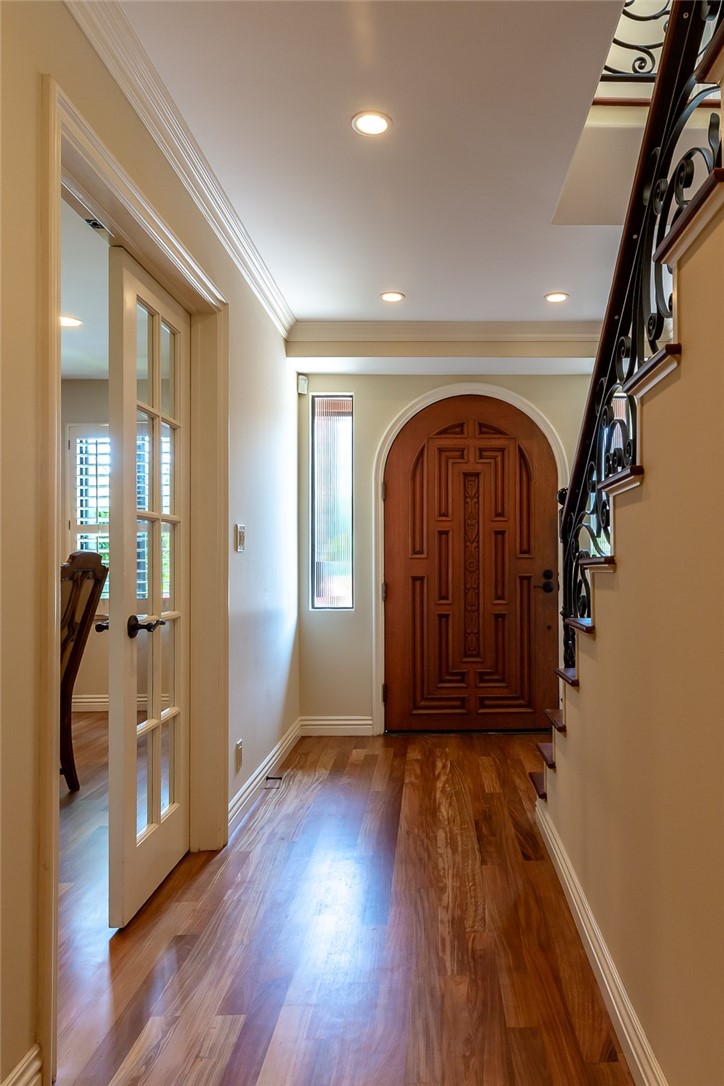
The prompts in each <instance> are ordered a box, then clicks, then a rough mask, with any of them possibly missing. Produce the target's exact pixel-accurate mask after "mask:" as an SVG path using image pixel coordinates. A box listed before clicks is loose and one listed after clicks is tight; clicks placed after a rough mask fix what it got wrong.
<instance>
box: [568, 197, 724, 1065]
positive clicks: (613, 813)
mask: <svg viewBox="0 0 724 1086" xmlns="http://www.w3.org/2000/svg"><path fill="white" fill-rule="evenodd" d="M722 251H724V223H723V222H722V221H721V217H720V221H719V225H718V226H717V227H716V229H715V230H714V231H712V230H709V231H708V232H707V235H706V240H705V241H704V242H703V243H702V244H701V245H697V246H696V247H695V249H694V250H692V251H690V253H689V254H688V256H687V258H686V260H685V261H684V263H683V264H682V266H681V269H680V274H679V279H678V287H677V296H678V307H677V313H678V331H677V335H676V339H677V340H679V341H680V342H681V343H682V345H683V360H682V363H681V367H680V369H679V370H678V371H677V373H676V374H675V375H674V376H673V377H669V378H668V379H667V381H666V382H665V383H664V384H662V385H659V386H658V387H657V388H656V389H655V390H654V391H653V392H652V393H651V394H650V395H649V396H648V397H647V398H646V400H645V401H644V405H643V416H642V418H643V434H644V445H643V458H642V459H643V464H644V469H645V472H646V475H645V480H644V483H643V485H642V486H641V487H640V488H639V489H637V490H634V491H629V492H628V493H626V494H624V495H622V496H621V497H619V498H618V499H616V507H615V521H614V528H615V545H616V546H615V549H616V559H617V570H616V573H615V574H613V575H599V577H598V578H597V579H596V582H595V588H594V593H595V595H594V620H595V624H596V635H595V640H590V639H584V638H579V662H578V669H579V678H580V684H581V685H580V691H578V692H576V691H571V692H569V693H568V694H567V697H566V713H567V726H568V734H567V736H566V737H565V738H559V739H558V741H557V744H556V747H557V754H556V760H557V763H558V770H557V772H556V773H555V774H550V773H549V775H548V796H549V800H548V811H549V814H550V816H551V818H552V820H553V823H554V826H555V827H556V830H557V832H558V834H559V836H560V838H561V840H562V842H563V845H564V847H565V849H566V851H567V853H568V856H569V857H570V860H571V863H572V866H573V868H574V870H575V873H576V875H577V877H578V879H579V880H580V882H581V884H582V886H583V889H584V892H585V894H586V897H587V899H588V902H589V903H590V906H591V908H592V911H593V914H594V916H595V918H596V920H597V921H598V924H599V926H600V928H601V930H602V932H603V937H604V939H605V942H606V944H607V945H608V948H609V950H610V952H611V954H612V957H613V960H614V963H615V965H616V967H617V969H618V971H619V973H620V975H621V978H622V980H623V983H624V986H625V988H626V990H627V992H628V994H629V996H630V998H631V1000H632V1002H633V1006H634V1010H635V1012H636V1014H637V1015H638V1017H639V1019H640V1021H641V1023H642V1025H643V1028H644V1031H645V1033H646V1035H647V1037H648V1040H649V1042H650V1044H651V1045H652V1047H653V1050H654V1052H655V1054H656V1056H657V1058H658V1060H659V1063H660V1064H661V1066H662V1068H663V1071H664V1075H665V1076H666V1081H667V1082H668V1084H669V1086H721V1083H723V1082H724V1048H723V1047H722V1023H724V994H723V993H724V988H723V987H722V976H724V940H723V939H722V901H724V849H723V848H722V837H723V835H724V791H723V790H722V783H721V773H722V766H723V765H724V727H723V726H722V706H723V705H724V633H723V632H722V630H723V627H722V621H721V614H722V607H723V606H724V577H723V575H722V564H721V562H720V561H719V558H718V554H717V547H718V545H719V540H720V539H721V538H722V536H724V503H722V500H721V482H720V480H721V471H722V465H723V464H724V367H723V366H722V346H721V334H720V330H719V326H718V320H714V321H712V315H716V314H719V313H720V312H721V310H722V305H723V304H724V280H723V279H722V275H721V254H722Z"/></svg>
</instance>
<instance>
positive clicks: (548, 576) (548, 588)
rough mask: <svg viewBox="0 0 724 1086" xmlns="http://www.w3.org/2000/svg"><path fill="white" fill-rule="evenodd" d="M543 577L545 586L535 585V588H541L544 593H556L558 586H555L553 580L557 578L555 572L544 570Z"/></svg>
mask: <svg viewBox="0 0 724 1086" xmlns="http://www.w3.org/2000/svg"><path fill="white" fill-rule="evenodd" d="M541 577H542V578H543V584H535V585H533V587H534V588H540V589H542V590H543V591H544V592H555V590H556V586H555V585H554V584H553V578H554V577H555V573H554V572H553V570H552V569H544V570H543V572H542V573H541Z"/></svg>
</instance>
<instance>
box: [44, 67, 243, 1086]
mask: <svg viewBox="0 0 724 1086" xmlns="http://www.w3.org/2000/svg"><path fill="white" fill-rule="evenodd" d="M44 92H45V93H44V107H45V121H46V125H45V130H46V132H47V133H48V136H49V141H48V147H47V150H48V158H47V161H48V165H49V169H48V172H47V175H46V176H47V186H46V191H45V218H46V221H47V224H48V230H47V233H46V237H47V249H46V250H45V253H44V261H45V266H46V268H47V273H48V275H47V280H46V289H47V299H48V307H47V325H46V329H45V342H46V346H47V357H48V371H47V372H48V386H47V392H48V396H47V401H46V402H47V417H46V427H45V432H46V433H47V435H48V441H47V445H46V448H45V450H44V452H45V455H46V462H47V466H48V470H47V479H48V487H47V491H46V498H47V508H48V525H49V531H48V532H47V534H46V535H45V537H44V544H45V550H46V562H45V567H46V570H47V574H46V577H45V579H44V583H43V593H42V599H43V604H42V611H43V614H44V615H45V616H46V624H47V653H45V654H44V672H43V682H42V683H41V691H42V699H43V704H44V713H43V719H44V721H45V725H44V732H43V736H42V742H41V745H40V762H41V766H40V771H41V782H42V788H41V791H40V811H39V819H40V825H41V837H40V847H41V864H40V873H41V875H40V880H39V891H38V896H39V945H38V985H39V987H38V998H39V1044H40V1047H41V1049H42V1051H43V1053H44V1058H43V1069H42V1070H43V1082H44V1084H45V1083H48V1084H49V1083H50V1082H51V1081H52V1080H53V1079H54V1078H55V1075H56V1072H57V1067H58V1058H57V1039H58V1021H59V1016H58V1005H59V997H60V1002H61V1003H62V999H63V994H64V990H63V986H64V980H63V974H62V972H61V973H60V977H59V969H58V965H59V960H58V959H59V950H58V948H59V930H58V915H59V911H60V901H59V899H60V898H61V897H62V896H63V894H64V893H65V892H67V890H66V883H65V882H64V883H62V884H61V881H60V878H59V866H58V852H59V847H58V846H59V838H60V819H59V814H60V801H61V792H62V793H63V794H65V791H66V789H65V783H64V781H63V778H62V777H60V775H59V772H58V765H59V759H58V750H59V742H58V735H59V709H58V707H59V700H60V699H59V696H58V694H59V685H60V682H59V668H58V662H57V661H58V659H59V646H60V628H59V622H58V619H59V593H58V571H59V568H60V564H61V562H62V561H63V560H64V559H65V558H66V556H67V554H68V552H69V545H68V528H67V520H68V518H67V517H65V521H64V508H63V507H64V505H65V501H66V499H65V492H64V490H63V489H62V487H61V484H60V479H61V468H62V467H63V454H64V451H65V452H67V451H68V450H67V437H66V436H65V435H63V436H61V420H62V417H63V411H62V393H63V388H62V384H63V377H64V375H63V374H62V373H61V342H60V341H61V334H60V329H59V327H58V315H59V314H60V313H61V312H62V308H63V307H62V305H61V286H62V280H61V241H62V235H63V229H62V221H61V219H62V216H63V215H65V214H66V211H65V210H64V208H63V206H62V200H61V198H60V195H61V193H62V194H63V198H64V199H66V198H67V199H68V200H69V202H70V203H71V204H72V205H73V206H74V207H75V206H76V203H77V204H79V205H80V208H79V209H78V210H80V213H81V216H82V218H83V219H85V218H87V217H89V215H90V216H92V217H97V219H98V220H99V221H100V222H102V223H104V224H105V225H106V226H107V227H108V230H109V232H110V233H111V235H112V237H113V241H114V243H115V244H117V245H119V246H122V247H123V248H124V249H125V250H126V251H127V252H128V253H131V254H132V255H133V256H135V257H136V258H137V259H138V260H140V261H141V262H142V263H143V264H144V265H145V266H146V267H148V268H150V270H151V271H152V273H153V276H154V278H155V280H156V281H157V282H159V283H161V284H162V285H163V287H165V288H166V290H169V291H171V292H172V294H173V295H174V296H175V297H177V298H179V300H180V303H181V305H183V306H184V308H185V309H186V311H187V312H188V313H190V314H191V336H190V339H191V376H190V393H189V399H190V401H192V402H193V403H194V419H195V423H196V429H195V431H194V434H195V436H194V435H193V434H192V440H191V453H192V455H191V456H190V457H189V463H190V475H191V488H192V491H193V492H194V493H195V494H196V498H195V500H194V503H193V505H192V506H191V507H190V512H189V529H190V535H191V537H192V538H193V539H194V541H195V543H196V548H195V551H194V554H195V555H196V556H197V557H194V554H192V555H191V558H190V560H189V562H188V580H189V593H188V601H187V602H188V627H189V633H190V645H189V655H190V658H191V660H192V666H191V667H189V668H186V669H185V675H186V678H187V679H188V682H189V698H188V705H189V708H188V723H189V732H190V751H191V754H190V759H189V765H190V767H191V780H190V789H191V790H192V791H193V794H194V806H193V812H192V815H191V820H190V848H191V850H192V851H195V850H205V849H210V850H215V849H218V848H220V847H222V846H223V845H224V844H225V843H226V840H227V837H228V782H227V773H228V752H227V740H228V622H227V620H226V605H227V599H228V551H229V547H228V539H227V532H226V527H227V523H228V492H227V491H228V488H227V471H228V467H227V455H228V453H227V429H226V420H227V414H228V311H227V304H226V301H225V299H224V297H223V296H222V295H221V294H220V293H219V291H218V290H217V288H216V286H215V285H214V283H213V282H212V280H211V279H209V278H208V277H207V276H206V275H205V274H204V272H203V270H202V269H201V268H200V266H199V264H198V263H197V262H196V261H195V259H194V258H193V256H192V255H191V253H190V252H189V251H188V249H187V248H186V247H185V246H184V245H183V244H182V243H181V242H180V241H179V239H178V238H177V237H176V236H175V235H174V234H173V233H172V232H171V231H170V230H169V228H168V227H167V225H166V223H165V222H164V221H163V220H162V219H161V218H160V217H159V215H158V214H157V213H156V212H155V210H154V209H153V208H152V207H151V206H150V205H149V203H148V201H147V200H146V199H145V197H144V195H143V193H142V191H141V189H139V188H138V186H137V185H136V183H135V182H134V181H133V180H132V178H131V177H130V176H129V175H128V174H127V173H126V172H125V171H124V170H123V168H122V167H121V165H120V164H119V163H118V162H117V161H116V160H115V159H114V158H113V156H112V155H111V154H110V153H109V152H108V150H107V148H105V147H104V146H103V144H102V143H101V142H100V141H99V139H98V137H97V136H96V135H95V133H94V132H93V130H92V129H91V128H90V127H89V126H88V124H87V122H86V121H85V119H84V118H83V117H82V116H81V115H80V114H79V113H78V111H77V110H76V109H75V107H74V105H73V104H72V102H70V100H69V99H68V98H67V97H66V95H65V94H64V93H63V91H62V90H61V88H60V87H59V86H58V85H57V83H55V81H54V80H52V79H46V80H44ZM87 213H89V215H88V214H87ZM81 227H82V228H83V229H87V228H88V227H87V224H84V223H81ZM96 240H97V239H96ZM91 241H92V235H91ZM104 248H105V251H106V254H107V253H108V248H107V247H106V246H101V249H104ZM103 309H104V310H105V309H106V307H105V306H104V307H103ZM111 372H112V367H111ZM67 374H68V370H67V369H66V375H67ZM109 376H110V374H109ZM68 379H69V380H72V379H73V378H72V377H71V376H69V377H68ZM76 379H79V380H83V377H76ZM86 379H87V380H89V381H93V380H98V378H86ZM99 387H100V386H99ZM109 402H112V393H111V396H110V400H109ZM152 413H153V412H151V414H152ZM163 414H164V411H163V410H161V411H158V412H157V415H158V416H159V419H158V422H159V425H160V424H162V423H163V422H164V421H165V420H164V419H163V418H161V417H160V416H162V415H163ZM111 421H112V420H111ZM135 421H137V420H134V422H135ZM132 440H133V439H132ZM64 441H65V443H66V448H65V450H64V449H63V445H64ZM126 475H127V476H129V477H130V479H131V489H133V483H134V481H135V480H134V473H133V466H131V471H130V473H128V472H127V473H126ZM209 478H211V479H213V480H215V485H214V486H209V485H208V479H209ZM65 482H66V475H65V468H64V467H63V487H64V486H65ZM149 512H151V513H153V512H154V511H153V510H150V511H149ZM161 519H162V517H161V516H159V522H160V520H161ZM64 523H65V527H64ZM86 527H87V526H86ZM131 538H132V539H133V534H132V535H131ZM202 544H203V545H202ZM111 565H113V561H112V555H111ZM112 585H113V579H112V577H111V591H112ZM134 594H135V593H134ZM131 610H133V608H131ZM142 617H143V616H142ZM119 628H120V627H119ZM99 636H100V637H104V636H105V637H108V636H109V635H108V633H104V634H101V635H99ZM206 654H208V655H209V656H210V658H211V659H213V660H214V661H215V666H214V667H204V668H201V667H200V666H198V661H200V660H201V659H202V658H207V657H206ZM83 692H84V690H83V686H82V685H81V686H77V687H76V694H77V695H78V699H79V700H78V701H77V702H76V706H77V708H81V709H83V710H87V711H88V712H89V713H100V712H102V711H103V710H104V709H106V708H108V707H111V708H112V706H113V701H114V699H113V697H112V696H110V695H109V697H108V703H107V705H106V706H102V707H101V709H97V708H92V704H93V703H92V701H91V700H90V699H89V700H88V701H86V702H85V703H84V702H83V701H82V700H80V698H81V696H82V694H83ZM91 692H96V691H87V690H86V693H91ZM96 704H97V703H96ZM92 726H98V728H100V729H101V730H104V729H105V730H106V731H107V728H106V725H105V722H104V721H103V720H102V719H101V718H100V717H99V718H97V719H96V720H95V721H94V722H92V724H91V723H89V727H90V729H91V731H92ZM161 742H162V740H161ZM92 745H93V743H92V741H91V743H90V746H91V747H92ZM157 745H159V744H157ZM76 752H77V753H78V748H77V750H76ZM99 760H100V761H101V762H102V761H103V760H104V756H99ZM77 767H78V770H79V774H80V776H81V788H83V786H84V781H85V780H87V781H88V782H90V781H91V780H92V773H90V774H89V770H88V769H87V768H86V769H84V768H83V764H82V756H79V757H78V758H77ZM84 773H85V774H86V776H85V778H84ZM134 787H136V782H135V780H134ZM91 790H92V789H91V786H90V783H89V787H88V791H89V792H90V791H91ZM138 792H139V794H140V790H138ZM132 814H133V833H134V837H135V836H136V834H135V830H136V805H135V803H134V804H133V810H132ZM99 842H100V845H99ZM93 846H94V847H95V848H96V849H97V852H98V854H99V855H100V856H101V857H102V856H103V854H104V853H105V848H104V847H103V843H102V840H101V834H96V835H95V837H94V838H93ZM67 870H68V869H66V874H67ZM71 870H72V868H71ZM64 877H65V876H64ZM106 877H107V876H106V874H105V871H104V872H103V875H102V876H101V881H105V879H106ZM95 900H96V903H97V902H98V901H101V904H100V905H98V904H96V909H95V912H96V918H95V920H96V922H97V924H98V930H99V931H101V932H102V935H103V940H104V944H105V945H104V949H103V954H104V960H105V965H104V966H103V965H102V963H100V962H98V963H97V964H99V966H100V967H101V968H105V971H106V974H107V973H108V970H109V968H111V967H112V959H113V953H112V948H111V952H110V953H109V947H108V939H109V935H110V936H112V933H111V932H110V931H109V929H108V927H106V926H105V925H106V924H107V900H108V898H107V891H106V892H105V893H104V894H103V897H102V899H101V898H99V897H96V899H95ZM112 937H113V938H115V937H114V936H112ZM62 965H63V967H67V968H68V969H69V970H70V971H71V973H72V972H73V970H74V969H76V965H77V963H75V962H74V961H73V960H72V958H70V960H69V959H68V956H66V958H65V960H63V962H62ZM59 979H60V984H59V983H58V982H59ZM86 979H87V978H86ZM107 1001H108V997H107V996H106V1003H107ZM104 1006H105V1004H104ZM107 1009H108V1013H109V1014H110V1015H112V1010H113V1008H112V1007H111V1006H108V1008H107ZM77 1010H78V1009H77V1008H76V1012H77ZM73 1018H74V1029H75V1035H76V1039H77V1041H78V1042H79V1043H82V1042H83V1040H85V1044H86V1046H87V1045H92V1043H93V1041H92V1038H91V1037H89V1036H87V1032H88V1031H87V1030H86V1031H85V1034H84V1031H83V1023H82V1016H81V1017H80V1018H79V1017H78V1015H77V1013H74V1014H73ZM66 1077H67V1076H66Z"/></svg>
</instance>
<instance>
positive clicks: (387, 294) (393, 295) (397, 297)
mask: <svg viewBox="0 0 724 1086" xmlns="http://www.w3.org/2000/svg"><path fill="white" fill-rule="evenodd" d="M404 297H405V295H404V294H403V293H402V292H401V291H399V290H385V291H383V293H382V294H380V298H381V299H382V301H383V302H401V301H402V299H403V298H404Z"/></svg>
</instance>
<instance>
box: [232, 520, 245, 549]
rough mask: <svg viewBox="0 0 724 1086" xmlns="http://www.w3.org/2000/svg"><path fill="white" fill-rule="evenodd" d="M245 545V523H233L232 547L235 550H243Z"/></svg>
mask: <svg viewBox="0 0 724 1086" xmlns="http://www.w3.org/2000/svg"><path fill="white" fill-rule="evenodd" d="M245 547H246V525H245V524H235V525H234V549H235V550H237V551H243V550H244V548H245Z"/></svg>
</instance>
